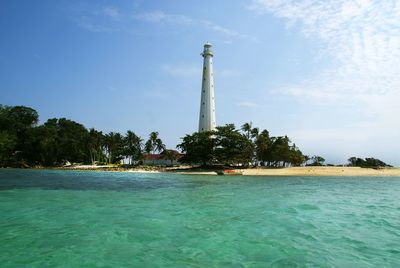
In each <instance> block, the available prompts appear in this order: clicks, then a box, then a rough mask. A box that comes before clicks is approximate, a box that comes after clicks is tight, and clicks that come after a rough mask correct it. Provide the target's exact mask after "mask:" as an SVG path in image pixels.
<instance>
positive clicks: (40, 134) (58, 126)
mask: <svg viewBox="0 0 400 268" xmlns="http://www.w3.org/2000/svg"><path fill="white" fill-rule="evenodd" d="M38 121H39V115H38V113H37V111H36V110H34V109H32V108H30V107H25V106H4V105H0V167H9V166H11V167H13V166H14V167H19V166H36V165H41V166H57V165H63V164H65V162H66V161H68V162H71V163H85V164H95V163H96V164H112V163H119V162H120V161H121V159H128V161H129V163H133V162H134V161H139V160H141V159H142V158H143V154H144V153H156V152H161V151H163V150H164V149H165V145H164V143H163V142H162V140H161V139H160V138H159V134H158V132H152V133H151V134H150V135H149V138H148V140H147V141H146V142H145V143H144V140H143V139H142V138H141V137H139V136H138V135H136V134H135V133H134V132H133V131H130V130H128V131H127V132H126V133H125V134H124V135H123V134H121V133H118V132H110V133H103V132H102V131H98V130H96V129H94V128H90V129H87V128H85V127H84V126H83V125H82V124H79V123H77V122H74V121H72V120H69V119H66V118H52V119H48V120H47V121H46V122H45V123H44V124H42V125H38Z"/></svg>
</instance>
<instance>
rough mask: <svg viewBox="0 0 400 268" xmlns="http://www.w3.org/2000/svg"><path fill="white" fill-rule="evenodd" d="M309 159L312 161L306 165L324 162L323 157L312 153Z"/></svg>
mask: <svg viewBox="0 0 400 268" xmlns="http://www.w3.org/2000/svg"><path fill="white" fill-rule="evenodd" d="M311 160H312V161H313V162H312V163H311V164H309V165H308V166H323V165H324V162H325V158H323V157H322V156H319V155H314V156H313V157H311Z"/></svg>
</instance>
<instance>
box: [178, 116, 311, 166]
mask: <svg viewBox="0 0 400 268" xmlns="http://www.w3.org/2000/svg"><path fill="white" fill-rule="evenodd" d="M177 147H178V148H180V149H181V150H182V152H183V153H185V155H184V157H183V158H182V159H181V160H180V161H181V162H183V163H188V164H195V163H197V164H202V165H214V164H223V165H241V166H249V165H262V166H269V167H287V166H300V165H301V164H304V163H306V161H308V160H310V157H308V156H306V155H304V154H303V153H302V152H301V151H300V149H299V148H298V147H297V146H296V144H294V143H292V142H291V140H290V139H289V137H287V136H277V137H273V136H270V134H269V132H268V130H266V129H265V130H261V131H260V130H259V128H256V127H254V128H253V126H252V123H245V124H244V125H242V127H241V128H240V129H237V128H236V127H235V125H234V124H227V125H225V126H219V127H217V128H216V130H215V131H204V132H195V133H193V134H191V135H186V136H185V137H183V138H182V143H180V144H179V145H178V146H177Z"/></svg>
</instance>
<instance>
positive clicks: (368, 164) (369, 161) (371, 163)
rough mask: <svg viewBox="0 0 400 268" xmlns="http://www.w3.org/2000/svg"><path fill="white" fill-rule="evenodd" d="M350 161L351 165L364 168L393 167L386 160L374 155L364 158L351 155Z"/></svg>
mask: <svg viewBox="0 0 400 268" xmlns="http://www.w3.org/2000/svg"><path fill="white" fill-rule="evenodd" d="M348 161H349V166H351V167H364V168H378V167H391V165H388V164H386V163H385V162H383V161H381V160H379V159H376V158H373V157H370V158H365V159H362V158H358V157H354V156H353V157H350V158H349V159H348Z"/></svg>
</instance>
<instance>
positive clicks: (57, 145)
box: [0, 105, 389, 167]
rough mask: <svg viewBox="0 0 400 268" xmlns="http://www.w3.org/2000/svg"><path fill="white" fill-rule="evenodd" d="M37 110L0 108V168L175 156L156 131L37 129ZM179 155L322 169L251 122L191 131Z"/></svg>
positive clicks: (53, 122)
mask: <svg viewBox="0 0 400 268" xmlns="http://www.w3.org/2000/svg"><path fill="white" fill-rule="evenodd" d="M38 122H39V115H38V113H37V111H35V110H34V109H32V108H29V107H25V106H3V105H0V167H29V166H58V165H64V164H65V163H67V162H70V163H83V164H115V163H120V162H121V160H122V159H124V160H127V161H128V163H129V164H134V163H138V162H139V161H140V160H142V159H143V155H144V153H152V154H155V153H160V152H163V157H164V158H165V159H169V160H171V162H172V161H173V160H176V159H178V158H179V157H180V155H178V154H177V152H176V151H174V150H166V148H165V145H164V144H163V142H162V140H161V139H160V138H159V134H158V132H152V133H150V135H149V138H148V140H147V141H146V142H145V143H144V141H143V139H142V138H141V137H139V136H138V135H136V134H135V133H134V132H133V131H130V130H128V131H127V132H126V133H125V134H121V133H118V132H110V133H106V134H104V133H103V132H101V131H98V130H96V129H94V128H91V129H87V128H85V127H84V126H83V125H82V124H79V123H77V122H74V121H72V120H69V119H66V118H52V119H48V120H47V121H46V122H45V123H44V124H41V125H38ZM177 147H178V148H180V149H181V151H182V152H183V153H184V156H183V157H182V158H181V159H180V162H182V163H188V164H202V165H214V164H220V165H241V166H249V165H261V166H268V167H286V166H300V165H310V166H323V165H324V162H325V159H324V158H323V157H321V156H318V155H315V156H312V157H309V156H307V155H304V154H303V153H302V152H301V151H300V149H299V148H298V147H297V146H296V144H294V143H292V142H291V141H290V139H289V138H288V137H287V136H278V137H271V136H270V135H269V132H268V130H262V131H260V130H259V129H258V128H253V127H252V124H251V123H246V124H244V125H243V126H242V127H241V128H240V129H236V127H235V125H233V124H227V125H225V126H219V127H217V129H216V130H215V131H209V132H195V133H193V134H191V135H186V136H185V137H183V138H182V142H181V143H180V144H179V145H178V146H177ZM349 162H350V164H349V166H359V167H387V166H389V165H387V164H386V163H384V162H382V161H381V160H379V159H375V158H366V159H361V158H357V157H351V158H350V159H349Z"/></svg>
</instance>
